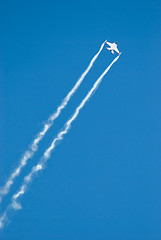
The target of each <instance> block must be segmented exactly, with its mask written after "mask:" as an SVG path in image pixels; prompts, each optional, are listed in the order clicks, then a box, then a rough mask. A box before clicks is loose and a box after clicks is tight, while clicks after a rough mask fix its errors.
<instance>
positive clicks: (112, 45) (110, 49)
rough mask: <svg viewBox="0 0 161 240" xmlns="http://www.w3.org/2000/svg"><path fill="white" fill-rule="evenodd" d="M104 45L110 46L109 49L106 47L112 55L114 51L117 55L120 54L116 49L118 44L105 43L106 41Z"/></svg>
mask: <svg viewBox="0 0 161 240" xmlns="http://www.w3.org/2000/svg"><path fill="white" fill-rule="evenodd" d="M106 43H107V44H108V45H109V46H110V47H106V48H107V49H108V50H109V51H110V52H112V53H113V54H114V51H116V52H117V53H118V54H121V53H120V52H119V50H118V48H117V43H118V42H114V43H110V42H107V40H106Z"/></svg>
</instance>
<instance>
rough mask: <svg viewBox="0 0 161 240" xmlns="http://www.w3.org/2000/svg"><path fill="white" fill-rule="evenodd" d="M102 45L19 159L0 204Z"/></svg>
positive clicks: (87, 70)
mask: <svg viewBox="0 0 161 240" xmlns="http://www.w3.org/2000/svg"><path fill="white" fill-rule="evenodd" d="M104 44H105V42H104V43H103V44H102V45H101V47H100V49H99V51H98V53H97V54H96V55H95V56H94V57H93V59H92V60H91V62H90V64H89V65H88V67H87V69H86V70H85V71H84V72H83V74H82V75H81V77H80V78H79V79H78V81H77V82H76V84H75V85H74V87H73V88H72V89H71V91H70V92H69V93H68V94H67V96H66V97H65V98H64V100H63V102H62V103H61V105H60V106H59V107H58V108H57V110H56V112H54V113H53V114H52V115H51V116H50V117H49V119H48V120H47V122H46V123H45V124H44V126H43V130H42V131H41V132H39V133H38V134H37V136H36V138H35V139H34V140H33V142H32V144H31V146H30V147H29V150H27V151H26V152H25V153H24V155H23V157H22V158H21V159H20V162H19V165H18V167H17V168H16V169H15V170H14V171H13V172H12V173H11V175H10V176H9V178H8V180H7V182H6V184H5V185H4V186H3V187H2V188H1V190H0V202H1V201H2V198H3V196H5V195H7V194H8V192H9V190H10V188H11V186H12V184H13V183H14V180H15V178H16V177H18V176H19V174H20V172H21V170H22V168H23V167H24V166H25V165H26V164H27V162H28V160H29V159H30V158H31V157H32V156H33V154H34V152H36V151H37V150H38V144H39V142H40V141H41V140H42V138H43V137H44V135H45V134H46V132H47V131H48V130H49V128H50V127H51V126H52V124H53V122H54V120H55V119H56V118H58V117H59V115H60V113H61V111H62V109H63V108H65V107H66V105H67V104H68V102H69V100H70V98H71V97H72V95H73V94H74V93H75V92H76V91H77V89H78V87H79V86H80V84H81V83H82V81H83V80H84V78H85V76H86V75H87V74H88V72H89V71H90V69H91V68H92V66H93V64H94V62H95V61H96V59H97V58H98V56H99V54H100V53H101V51H102V49H103V47H104Z"/></svg>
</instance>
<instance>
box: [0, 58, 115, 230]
mask: <svg viewBox="0 0 161 240" xmlns="http://www.w3.org/2000/svg"><path fill="white" fill-rule="evenodd" d="M119 57H120V55H118V56H117V57H116V58H115V59H114V60H113V61H112V63H111V64H110V65H109V66H108V67H107V68H106V69H105V71H104V72H103V73H102V74H101V76H100V77H99V78H98V79H97V81H96V82H95V83H94V85H93V87H92V88H91V90H90V91H89V92H88V94H87V95H86V97H85V98H84V99H83V100H82V102H81V103H80V105H79V106H78V107H77V108H76V110H75V112H74V114H73V115H72V117H71V118H70V119H69V120H68V121H67V122H66V124H65V126H64V129H63V130H61V131H60V132H59V133H58V134H57V136H56V137H55V138H54V140H53V142H52V144H51V145H50V147H49V148H48V149H47V150H46V151H45V152H44V155H43V157H42V158H41V159H40V161H39V163H38V164H37V165H36V166H34V167H33V168H32V170H31V172H30V173H29V174H28V175H26V177H25V178H24V183H23V185H22V186H21V187H20V190H19V191H18V192H17V193H16V194H14V195H13V196H12V201H11V204H10V205H9V207H8V208H7V210H6V211H5V212H4V215H3V216H5V217H3V216H2V217H3V219H2V217H1V218H0V227H1V226H2V227H3V225H4V222H5V220H6V216H7V212H8V211H9V210H11V209H13V210H15V211H16V210H19V209H21V205H20V203H18V202H17V200H18V199H19V197H20V196H22V195H24V194H25V192H26V190H27V187H28V184H29V183H30V182H31V181H32V179H33V176H34V175H35V174H36V173H38V171H40V170H43V169H44V167H45V163H46V162H47V160H48V159H49V158H50V155H51V152H52V151H53V150H54V148H55V146H56V143H57V142H59V141H60V140H62V139H63V136H64V135H65V134H67V133H68V131H69V129H70V127H71V124H72V122H73V121H74V120H76V118H77V116H78V114H79V112H80V110H81V109H82V108H83V107H84V105H85V103H86V102H87V101H88V100H89V99H90V97H91V96H92V95H93V93H94V92H95V91H96V90H97V88H98V86H99V84H100V83H101V81H102V79H103V77H104V76H105V75H106V73H107V72H108V71H109V70H110V68H111V67H112V65H113V64H114V63H115V62H116V61H117V60H118V58H119Z"/></svg>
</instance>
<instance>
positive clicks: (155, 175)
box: [0, 0, 161, 240]
mask: <svg viewBox="0 0 161 240" xmlns="http://www.w3.org/2000/svg"><path fill="white" fill-rule="evenodd" d="M160 11H161V2H160V1H149V0H147V1H145V0H143V1H138V0H136V1H118V0H115V1H84V0H82V1H41V0H39V1H30V0H29V1H8V0H6V1H3V2H1V10H0V22H1V38H0V84H1V85H0V114H1V118H0V119H1V124H0V131H1V134H0V141H1V144H0V159H1V160H0V185H3V184H4V183H5V180H6V179H7V177H8V176H9V173H10V172H11V171H12V169H13V168H14V166H17V163H18V160H19V159H20V157H21V156H22V154H23V152H24V151H25V150H26V148H27V146H28V144H30V143H31V140H32V139H33V137H34V136H35V134H37V133H38V132H39V130H40V129H41V128H42V123H43V121H44V120H46V119H47V117H48V116H49V115H50V114H51V113H52V112H53V111H54V110H56V108H57V106H58V104H60V103H61V101H62V99H63V98H64V97H65V96H66V94H67V93H68V91H69V90H70V89H71V88H72V86H73V85H74V83H75V82H76V80H77V79H78V78H79V76H80V75H81V73H82V72H83V71H84V70H85V68H86V67H87V65H88V64H89V61H90V60H91V58H92V57H93V56H94V55H95V53H96V52H97V51H98V49H99V47H100V45H101V44H102V42H103V41H104V40H106V39H107V40H108V41H111V42H114V41H119V45H118V48H119V50H120V51H122V52H123V53H122V55H121V57H120V59H119V61H118V62H117V63H116V64H115V65H114V66H113V67H112V69H111V70H110V72H109V73H108V75H107V76H106V77H105V78H104V80H103V82H102V84H101V86H100V87H99V89H98V91H97V92H96V93H95V95H94V96H93V97H92V99H91V100H90V101H89V102H88V103H87V105H86V106H85V107H84V109H83V110H82V111H81V114H80V115H79V118H78V119H77V121H76V122H74V124H73V125H72V129H71V131H70V133H69V134H68V135H67V136H65V139H64V141H63V142H62V143H61V144H59V145H58V146H57V148H56V151H55V152H53V154H52V157H51V159H50V160H49V162H48V165H47V168H46V169H45V171H44V172H43V173H42V174H41V175H40V176H39V177H37V178H36V179H34V182H33V183H32V185H31V186H30V189H29V191H28V192H27V194H26V195H25V196H24V198H23V199H22V205H23V209H22V211H19V212H18V213H17V214H16V215H14V216H13V217H11V223H10V224H9V225H8V226H7V227H6V228H4V229H3V230H2V231H1V232H0V239H2V240H22V239H23V240H30V239H32V240H33V239H39V240H44V239H56V240H59V239H60V240H67V239H69V240H75V239H77V240H100V239H101V240H106V239H110V240H120V239H124V240H129V239H130V240H136V239H137V240H160V239H161V188H160V183H161V150H160V143H161V137H160V136H161V127H160V119H161V111H160V94H161V84H160V79H161V71H160V54H161V29H160V23H161V19H160ZM113 58H114V56H113V55H112V54H110V52H108V51H106V49H104V50H103V51H102V53H101V55H100V57H99V59H98V61H97V62H96V63H95V65H94V68H93V69H92V71H91V72H90V73H89V75H88V76H87V78H86V80H85V81H84V82H83V84H82V85H81V87H80V89H79V91H78V92H77V94H76V95H75V96H74V97H73V98H72V100H71V102H70V104H69V105H68V107H67V108H66V109H65V111H63V113H62V115H61V117H60V118H59V119H58V120H57V121H56V122H55V125H54V127H52V128H51V129H50V131H49V132H48V133H47V135H46V136H45V138H44V139H43V141H42V142H41V144H40V149H39V152H38V153H37V154H36V155H35V156H34V158H33V159H32V160H30V161H29V164H28V165H27V167H26V169H24V170H23V172H22V175H21V176H20V177H19V178H18V179H17V180H16V182H15V186H14V187H13V188H12V189H11V192H10V194H9V195H8V196H7V197H6V198H5V199H4V201H3V203H2V205H1V212H2V211H3V210H4V209H5V207H6V206H7V204H8V203H9V201H10V197H11V195H12V193H14V192H15V190H16V189H17V188H18V187H19V186H20V183H21V181H22V180H23V177H24V176H25V174H27V173H28V172H29V170H30V169H31V167H32V165H33V163H34V164H35V163H36V162H37V161H38V159H39V158H40V156H41V155H42V153H43V151H44V150H45V149H46V147H48V146H49V144H50V143H51V141H52V139H53V137H54V136H55V134H56V132H57V131H58V130H59V129H60V128H61V127H62V126H63V124H64V122H65V121H66V120H67V119H68V118H69V116H70V115H71V114H72V112H73V111H74V109H75V107H76V106H77V105H78V104H79V103H80V101H81V100H82V98H83V97H84V96H85V95H86V93H87V92H88V90H89V89H90V88H91V86H92V85H93V83H94V81H95V80H96V79H97V78H98V76H99V75H100V74H101V73H102V71H103V70H104V69H105V68H106V67H107V65H108V64H109V63H110V62H111V61H112V59H113Z"/></svg>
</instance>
